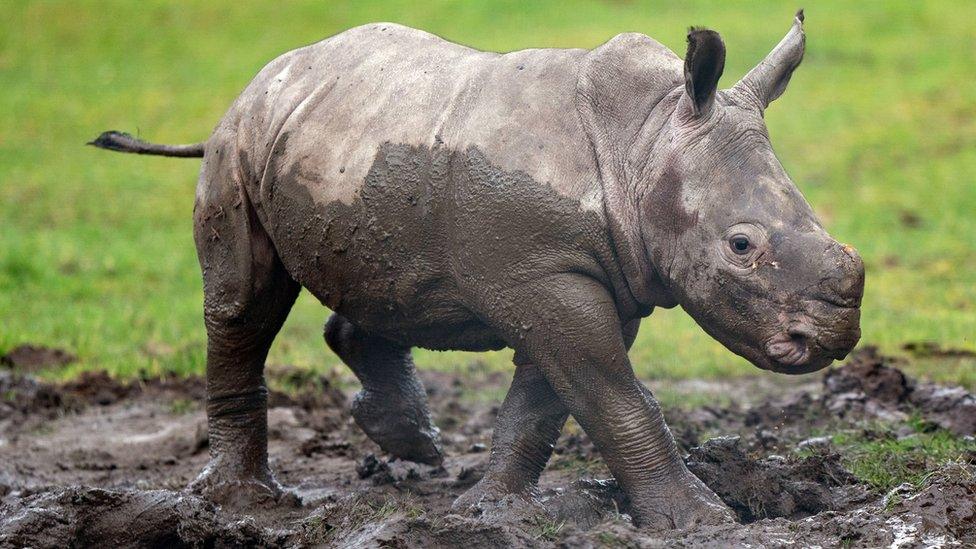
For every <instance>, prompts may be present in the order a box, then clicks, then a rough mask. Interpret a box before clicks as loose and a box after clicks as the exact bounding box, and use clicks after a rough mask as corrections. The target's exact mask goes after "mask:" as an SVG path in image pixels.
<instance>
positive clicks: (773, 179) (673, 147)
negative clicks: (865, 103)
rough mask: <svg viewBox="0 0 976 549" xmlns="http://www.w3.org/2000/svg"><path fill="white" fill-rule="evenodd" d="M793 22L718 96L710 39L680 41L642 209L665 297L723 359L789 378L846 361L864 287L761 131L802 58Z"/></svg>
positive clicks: (720, 51) (858, 270)
mask: <svg viewBox="0 0 976 549" xmlns="http://www.w3.org/2000/svg"><path fill="white" fill-rule="evenodd" d="M802 21H803V13H802V11H801V12H799V13H798V14H797V16H796V19H795V20H794V23H793V26H792V28H791V29H790V31H789V33H788V34H787V35H786V37H785V38H784V39H783V40H782V41H781V42H780V43H779V44H778V45H777V46H776V47H775V49H773V51H772V52H771V53H770V54H769V55H768V56H767V57H766V58H765V59H764V60H763V61H762V62H761V63H760V64H759V65H758V66H757V67H755V68H754V69H752V70H751V71H750V72H749V73H748V74H747V75H746V76H745V77H744V78H743V79H742V80H741V81H740V82H738V83H737V84H736V85H735V86H733V87H732V88H731V89H727V90H717V84H718V80H719V77H720V76H721V74H722V70H723V67H724V64H725V46H724V44H723V42H722V40H721V38H720V37H719V35H718V33H716V32H714V31H710V30H704V29H692V30H691V32H690V33H689V35H688V53H687V55H686V57H685V85H684V89H683V90H680V91H676V92H675V94H673V95H675V96H677V97H675V98H673V100H674V101H675V107H674V111H673V114H671V115H670V117H669V119H668V120H667V121H666V123H665V124H664V127H663V128H662V131H661V133H660V134H659V135H660V136H661V137H660V138H659V139H658V140H657V145H656V146H655V149H656V150H655V152H654V155H655V157H656V158H658V159H661V160H658V161H656V162H655V165H654V167H653V170H652V177H650V178H649V180H650V181H652V183H651V184H650V185H649V186H648V187H647V189H648V192H647V193H646V194H645V196H646V197H647V199H646V200H645V201H644V202H645V205H644V208H643V209H644V211H645V214H644V216H645V219H646V220H648V221H646V223H647V224H648V227H647V228H646V229H645V233H646V232H650V233H651V234H650V235H648V236H647V237H645V239H644V240H645V242H646V243H647V244H646V245H647V247H648V248H649V249H648V250H647V251H648V253H649V255H650V258H651V260H652V262H653V264H654V265H655V268H656V270H657V271H658V274H659V276H660V278H661V279H662V282H663V283H664V285H665V286H667V288H668V290H669V293H670V295H671V297H673V299H674V300H676V301H677V303H678V304H680V305H681V306H682V307H683V308H684V309H685V310H686V311H687V312H688V313H689V314H690V315H691V316H692V317H693V318H694V319H695V320H696V321H697V322H698V323H699V324H700V325H701V326H702V327H703V328H704V329H705V331H706V332H708V333H709V334H710V335H711V336H712V337H714V338H716V339H717V340H718V341H720V342H721V343H723V344H724V345H725V346H726V347H728V348H729V349H730V350H731V351H733V352H735V353H736V354H739V355H741V356H743V357H745V358H746V359H748V360H749V361H751V362H752V363H753V364H755V365H756V366H758V367H760V368H763V369H767V370H773V371H777V372H782V373H788V374H800V373H806V372H812V371H815V370H818V369H820V368H823V367H825V366H827V365H829V364H830V363H831V362H832V361H833V360H834V359H840V358H843V357H845V356H846V355H847V353H848V352H850V351H851V349H852V348H853V347H854V345H855V344H856V343H857V341H858V339H859V338H860V328H859V321H860V303H861V296H862V293H863V288H864V266H863V264H862V262H861V259H860V257H859V256H858V254H857V252H856V251H855V250H854V248H852V247H850V246H847V245H844V244H841V243H839V242H837V241H836V240H834V239H833V238H831V236H830V235H829V234H827V231H825V230H824V228H823V225H822V224H821V223H820V221H819V220H818V219H817V216H816V215H815V214H814V212H813V210H812V209H811V207H810V205H809V204H808V203H807V201H806V200H805V199H804V198H803V195H802V194H801V193H800V191H799V190H797V188H796V186H795V185H794V184H793V182H792V181H791V180H790V178H789V176H788V175H787V174H786V171H785V170H784V169H783V167H782V165H780V163H779V161H778V160H777V158H776V155H775V154H774V153H773V149H772V147H771V145H770V142H769V135H768V133H767V131H766V126H765V124H764V122H763V111H764V110H765V109H766V107H767V106H768V105H769V104H770V103H771V102H772V101H773V100H775V99H776V98H777V97H779V96H780V95H781V94H782V93H783V91H784V90H785V89H786V85H787V83H788V82H789V80H790V76H791V75H792V73H793V70H794V69H795V68H796V67H797V66H798V65H799V64H800V61H801V59H802V58H803V51H804V34H803V27H802ZM655 212H668V214H667V215H661V214H660V213H657V214H655Z"/></svg>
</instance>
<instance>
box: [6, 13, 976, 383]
mask: <svg viewBox="0 0 976 549" xmlns="http://www.w3.org/2000/svg"><path fill="white" fill-rule="evenodd" d="M804 4H805V5H804V7H805V8H806V14H807V21H806V29H807V35H808V43H807V55H806V59H805V61H804V63H803V65H802V66H801V67H800V69H799V70H798V72H797V73H796V75H795V76H794V78H793V81H792V83H791V84H790V89H789V90H788V91H787V93H786V94H785V95H784V96H783V98H782V99H780V100H779V101H777V102H776V103H775V104H774V105H773V106H772V107H771V108H770V110H769V111H768V112H767V121H768V125H769V130H770V134H771V136H772V141H773V144H774V146H775V147H776V149H777V152H778V154H779V156H780V159H781V160H782V162H783V164H784V165H785V166H786V168H787V170H788V171H789V172H790V174H791V176H792V177H793V179H794V180H795V181H796V182H797V184H798V186H799V187H800V188H801V190H802V191H803V192H804V193H805V195H806V196H807V198H808V199H809V200H810V202H811V203H812V204H813V206H814V208H815V209H816V211H817V212H818V213H819V214H820V216H821V218H822V219H823V221H824V223H825V224H826V226H827V228H828V229H829V230H830V231H831V232H832V233H833V235H834V236H835V237H837V238H838V239H839V240H841V241H842V242H847V243H850V244H853V245H854V246H856V247H857V248H858V249H859V250H860V252H861V254H862V255H863V257H864V259H865V263H866V265H867V277H868V278H867V288H866V295H865V298H864V309H863V319H862V322H863V326H862V327H863V334H864V335H863V338H862V345H878V346H880V347H881V349H882V350H883V351H884V352H886V353H891V354H902V353H904V351H903V350H902V347H903V345H904V344H906V343H910V342H919V341H932V342H936V343H938V344H939V345H940V346H942V347H943V348H952V349H968V350H973V349H976V342H974V335H976V184H974V183H976V182H974V178H976V175H974V174H976V146H974V145H976V56H974V52H976V26H974V24H973V22H974V21H976V3H974V2H969V1H959V2H924V3H923V2H914V1H904V2H894V1H886V2H857V3H854V2H846V1H836V2H819V1H818V2H804ZM795 7H796V6H792V5H790V4H784V3H782V2H749V3H746V2H719V1H715V2H681V3H675V5H670V4H665V3H663V2H620V1H616V2H575V1H572V2H571V1H559V2H533V3H531V4H530V3H525V2H445V1H439V2H419V1H418V2H367V1H357V2H320V1H315V2H284V3H277V2H276V3H270V2H268V3H265V2H260V3H259V2H241V1H224V0H221V1H206V2H204V1H199V2H159V1H141V2H131V1H115V2H108V1H103V2H16V1H9V0H8V1H6V2H4V3H3V12H4V15H3V17H2V19H0V353H3V352H5V351H6V350H8V349H10V348H12V347H14V346H16V345H18V344H22V343H35V344H41V345H48V346H53V347H61V348H65V349H68V350H69V351H71V352H72V353H75V354H77V355H78V356H79V357H80V361H79V362H77V363H75V364H73V365H71V366H68V367H66V368H64V369H61V370H57V371H52V372H48V373H47V375H49V376H53V377H66V376H70V375H73V374H74V373H76V372H78V371H79V370H81V369H96V368H105V369H108V370H109V371H110V372H113V373H114V374H117V375H121V376H128V375H134V374H136V373H139V372H144V373H148V374H155V373H159V372H162V371H174V372H178V373H199V372H202V371H203V367H204V348H205V335H204V329H203V324H202V320H201V317H202V312H201V311H202V294H201V282H200V275H199V271H198V267H197V263H196V257H195V252H194V248H193V241H192V237H191V210H192V206H193V194H194V184H195V181H196V172H197V170H198V167H199V162H198V161H193V160H178V159H159V158H147V157H136V156H125V155H116V154H108V153H104V152H101V151H97V150H95V149H93V148H90V147H85V146H84V143H85V142H86V141H88V140H89V139H91V138H93V137H94V136H95V135H97V134H98V133H99V132H100V131H102V130H105V129H121V130H127V131H131V132H133V133H137V132H138V133H140V134H141V135H142V136H144V137H145V138H148V139H151V140H154V141H158V142H171V143H182V142H192V141H199V140H202V139H205V138H206V137H207V136H208V135H209V132H210V131H211V129H212V128H213V126H214V125H215V124H216V122H217V121H218V119H219V118H220V116H221V115H222V114H223V112H224V111H225V110H226V109H227V107H228V106H229V105H230V103H231V102H232V101H233V99H234V98H235V96H236V95H237V94H238V93H239V91H240V90H241V89H243V87H244V86H245V85H246V84H247V82H248V81H249V80H250V79H251V78H252V77H253V75H254V74H255V73H256V72H257V71H258V70H259V69H260V68H261V67H262V66H263V65H264V64H265V63H267V62H268V61H270V60H271V59H273V58H274V57H275V56H277V55H278V54H280V53H282V52H285V51H287V50H290V49H293V48H295V47H298V46H302V45H305V44H308V43H310V42H314V41H317V40H319V39H321V38H324V37H327V36H329V35H331V34H334V33H336V32H339V31H342V30H344V29H347V28H349V27H352V26H355V25H358V24H361V23H366V22H372V21H380V20H384V21H394V22H398V23H403V24H406V25H410V26H414V27H418V28H422V29H425V30H428V31H431V32H434V33H436V34H439V35H441V36H444V37H445V38H448V39H450V40H454V41H457V42H461V43H463V44H467V45H470V46H473V47H476V48H482V49H489V50H497V51H509V50H515V49H521V48H528V47H587V48H590V47H594V46H597V45H599V44H601V43H602V42H604V41H606V40H608V39H609V38H611V37H612V36H613V35H615V34H617V33H620V32H625V31H638V32H642V33H644V34H647V35H649V36H652V37H654V38H656V39H657V40H659V41H661V42H663V43H664V44H665V45H667V46H669V47H671V48H672V49H674V50H675V51H676V52H678V53H679V55H683V53H684V37H685V32H686V29H687V27H688V26H689V25H693V24H694V25H706V26H709V27H712V28H714V29H716V30H719V31H720V32H721V33H722V35H723V37H724V39H725V42H726V44H727V47H728V62H727V65H726V71H725V77H724V78H723V80H722V83H721V84H722V86H723V87H728V86H731V85H732V84H733V83H734V82H735V81H736V80H737V79H738V78H739V77H741V76H742V75H743V74H744V73H745V72H746V71H747V70H748V69H749V68H750V67H752V66H753V65H754V64H755V63H757V62H759V60H761V59H762V58H763V56H764V55H765V54H766V53H767V52H768V51H769V50H770V49H771V48H772V46H773V45H775V44H776V43H777V42H778V41H779V39H780V38H781V37H782V36H783V34H784V33H785V32H786V30H787V29H788V28H789V25H790V21H791V18H792V15H793V11H794V10H795ZM363 47H369V46H368V44H364V45H363ZM326 317H327V311H325V310H323V309H322V308H321V306H320V305H318V303H317V302H316V301H315V300H314V299H313V298H311V297H310V296H309V295H307V294H303V296H302V297H301V298H300V300H299V303H298V305H297V306H296V307H295V309H294V310H293V312H292V314H291V317H290V318H289V320H288V323H287V324H286V326H285V328H284V330H283V332H282V334H281V335H280V336H279V338H278V340H277V342H276V343H275V346H274V348H273V350H272V353H271V356H270V358H269V363H271V364H290V365H296V366H299V367H302V368H314V369H322V370H331V369H333V368H337V367H338V365H339V364H340V363H339V361H338V359H337V358H336V357H335V356H334V355H332V354H331V353H330V352H329V351H328V350H327V349H326V347H325V345H324V343H323V341H322V339H321V327H322V323H323V322H324V321H325V319H326ZM415 356H416V358H417V362H418V363H419V364H420V365H421V367H429V368H431V367H432V368H439V369H444V370H453V369H458V370H462V371H463V370H465V369H475V368H476V369H481V370H484V369H486V368H487V369H495V368H508V361H509V360H510V357H511V355H510V353H508V352H500V353H486V354H481V355H473V354H464V353H433V352H426V351H417V352H416V354H415ZM632 359H633V362H634V365H635V368H636V369H637V370H638V373H639V374H640V375H641V376H642V377H644V378H647V379H661V378H669V379H680V378H687V377H702V378H722V377H730V376H743V375H760V374H759V372H758V371H757V370H755V368H753V367H752V366H749V365H748V364H746V363H745V362H744V361H743V360H741V359H738V358H737V357H735V356H734V355H732V354H731V353H729V352H728V351H726V350H725V349H724V348H723V347H721V346H720V345H719V344H718V343H715V342H714V341H712V340H711V339H710V338H708V337H707V336H706V335H705V334H704V333H703V332H702V331H701V330H700V329H699V328H698V327H697V326H696V325H695V324H694V323H693V322H692V321H691V319H690V318H689V317H688V316H687V315H685V314H684V313H683V312H682V311H681V310H680V309H676V310H671V311H657V312H655V314H654V315H653V316H652V317H650V318H649V319H647V320H645V321H644V324H643V326H642V330H641V334H640V337H639V340H638V342H637V344H636V345H635V347H634V349H633V351H632ZM974 364H976V363H974V361H973V359H972V358H965V357H957V358H929V359H924V360H922V359H919V360H914V361H913V362H912V365H911V366H910V367H911V368H912V369H913V370H914V372H915V373H916V374H921V375H923V376H925V377H931V378H935V379H939V380H947V381H953V382H959V383H963V384H964V385H967V386H969V387H973V386H976V366H974ZM762 375H768V376H771V375H773V374H762Z"/></svg>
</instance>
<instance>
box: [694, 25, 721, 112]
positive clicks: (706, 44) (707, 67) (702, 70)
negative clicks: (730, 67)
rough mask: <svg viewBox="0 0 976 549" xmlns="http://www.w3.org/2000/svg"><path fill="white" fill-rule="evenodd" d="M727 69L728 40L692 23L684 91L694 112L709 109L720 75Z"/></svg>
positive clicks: (713, 100) (713, 99)
mask: <svg viewBox="0 0 976 549" xmlns="http://www.w3.org/2000/svg"><path fill="white" fill-rule="evenodd" d="M723 70H725V43H724V42H722V37H721V36H719V35H718V33H717V32H715V31H713V30H708V29H702V28H695V27H692V28H691V29H689V31H688V53H687V54H685V92H686V93H687V94H688V98H689V99H691V108H692V111H693V112H694V114H695V116H701V115H703V114H706V113H708V111H709V110H710V109H711V108H712V104H713V103H714V102H715V91H716V90H717V89H718V79H719V78H721V76H722V71H723Z"/></svg>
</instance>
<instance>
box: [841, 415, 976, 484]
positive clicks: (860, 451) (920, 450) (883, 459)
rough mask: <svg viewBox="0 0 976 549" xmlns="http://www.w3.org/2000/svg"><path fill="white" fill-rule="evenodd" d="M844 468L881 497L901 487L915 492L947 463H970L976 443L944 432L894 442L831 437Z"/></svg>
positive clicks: (859, 436)
mask: <svg viewBox="0 0 976 549" xmlns="http://www.w3.org/2000/svg"><path fill="white" fill-rule="evenodd" d="M833 441H834V443H835V444H836V445H837V446H838V447H839V448H840V449H841V454H842V455H843V456H844V465H845V466H846V467H847V468H848V469H849V470H850V471H851V473H852V474H853V475H854V476H855V477H857V478H858V479H859V480H860V481H861V482H864V483H866V484H867V485H868V486H870V487H871V488H873V489H874V490H876V491H878V492H880V493H884V492H887V491H889V490H891V489H892V488H894V487H896V486H899V485H901V484H904V483H908V484H911V485H912V486H914V487H915V488H918V487H919V486H921V485H922V483H923V482H924V481H925V479H926V478H927V477H928V475H930V474H931V473H932V471H935V470H937V469H939V468H940V467H942V466H943V465H946V464H948V463H951V462H960V463H962V462H972V461H973V456H974V455H976V443H974V442H973V441H972V439H971V438H970V439H965V438H960V437H957V436H955V435H953V434H952V433H949V432H947V431H942V430H939V431H935V432H919V433H915V434H913V435H911V436H908V437H903V438H897V437H895V436H893V435H891V434H888V433H885V434H882V435H881V436H878V437H867V436H865V435H864V434H863V433H857V434H850V433H841V434H837V435H835V436H834V437H833Z"/></svg>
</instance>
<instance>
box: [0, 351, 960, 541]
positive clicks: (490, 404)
mask: <svg viewBox="0 0 976 549" xmlns="http://www.w3.org/2000/svg"><path fill="white" fill-rule="evenodd" d="M422 377H423V378H424V383H425V385H426V387H427V389H428V393H429V396H430V403H431V408H432V412H433V415H434V417H435V419H436V421H437V422H438V424H439V426H440V427H441V431H442V436H443V442H444V446H445V451H446V455H447V459H446V461H445V463H444V464H443V466H437V467H432V466H427V465H421V464H416V463H412V462H408V461H401V460H395V459H391V458H390V457H389V456H387V455H384V454H383V452H382V450H381V449H380V448H379V447H378V446H376V445H375V444H373V443H372V442H371V441H369V440H368V439H367V438H366V437H365V436H364V435H363V434H362V433H361V432H360V431H359V430H358V429H357V428H356V426H355V424H354V422H353V420H352V418H351V416H350V413H349V403H350V401H351V397H352V395H353V394H354V392H355V391H356V389H357V387H356V386H355V385H354V384H352V383H349V382H348V380H345V379H341V380H340V379H334V378H327V377H322V376H318V375H313V374H309V373H307V372H304V371H301V370H297V369H290V368H281V367H277V368H270V372H269V378H270V379H271V382H272V383H271V384H272V387H277V388H278V390H273V391H272V393H271V396H270V399H269V401H270V405H271V409H270V411H269V424H270V427H269V437H270V455H271V462H272V467H273V468H274V470H275V471H276V473H277V476H278V479H279V480H280V481H281V482H282V483H283V484H285V485H286V486H288V487H290V488H291V489H292V490H294V491H295V493H296V495H297V496H298V497H299V499H300V500H301V502H302V503H301V505H286V504H282V505H277V506H274V505H269V506H267V507H259V508H247V509H243V508H242V509H238V508H229V507H220V506H217V505H214V504H213V503H211V502H209V501H207V500H205V499H203V498H200V497H198V496H196V495H194V494H192V493H189V492H187V491H185V490H184V487H185V486H186V485H187V484H188V483H189V481H190V480H191V479H192V478H193V477H194V476H195V475H196V474H197V472H198V471H199V470H200V469H201V468H202V467H203V466H204V464H205V463H206V461H207V451H208V450H207V449H208V441H207V433H206V420H205V417H204V412H203V406H202V402H203V397H204V382H203V381H202V380H201V379H194V378H191V379H176V378H163V379H143V380H137V381H134V382H128V383H119V382H117V381H115V380H113V379H112V378H110V377H109V376H107V375H105V374H101V373H90V374H86V375H84V376H81V377H80V378H78V379H77V380H75V381H73V382H71V383H68V384H63V385H52V384H48V383H44V382H41V381H38V380H36V379H34V378H32V377H30V374H29V372H28V371H19V370H17V369H9V368H0V396H2V398H0V464H2V467H0V547H7V546H10V547H20V546H33V547H66V546H86V545H95V544H105V543H111V544H113V545H115V546H146V547H179V546H187V547H236V546H254V545H259V546H269V547H284V546H309V545H310V546H316V545H318V546H338V547H370V546H374V547H375V546H394V547H417V546H425V547H442V546H443V547H446V546H455V547H456V546H460V545H462V544H463V545H464V546H466V547H509V546H539V547H545V546H552V545H560V546H565V547H594V546H615V547H646V546H649V547H685V546H689V547H690V546H695V547H701V546H704V547H709V546H711V547H729V546H741V545H746V544H748V545H751V546H759V547H782V546H787V545H793V546H808V545H820V546H824V547H835V546H843V547H851V546H853V547H874V546H891V545H893V544H894V545H895V546H899V547H913V546H926V545H927V546H932V545H936V546H938V545H945V546H952V545H960V546H967V545H969V546H971V545H972V544H974V543H976V466H974V460H976V453H974V452H970V454H969V455H968V456H966V457H964V458H963V459H959V460H956V461H953V462H950V463H948V464H946V465H943V466H941V467H940V468H937V469H936V470H934V471H931V472H930V473H929V474H928V475H926V476H925V477H924V479H923V480H922V481H921V482H919V483H917V484H915V485H910V484H906V485H902V486H899V487H897V488H895V489H894V490H890V491H887V492H882V491H878V490H875V489H872V488H871V487H870V486H868V485H867V484H865V483H864V482H862V481H861V480H859V479H858V478H857V477H856V476H855V475H854V474H853V473H852V472H851V471H849V470H848V468H847V465H846V463H847V462H846V461H845V455H844V450H843V449H841V448H838V447H836V446H835V445H834V444H833V443H832V442H831V438H830V434H831V433H834V432H840V431H844V430H856V429H864V428H866V427H865V426H871V428H873V429H878V428H880V427H879V425H880V426H887V427H886V428H890V430H891V431H892V432H899V431H900V430H902V429H903V428H904V426H905V425H907V424H908V422H910V421H911V422H913V423H912V424H913V425H916V426H917V425H918V424H919V423H920V422H924V424H926V425H930V426H931V429H943V430H946V431H948V432H951V433H954V434H955V435H954V436H959V437H966V436H972V435H973V434H974V433H976V425H974V423H973V421H974V420H976V419H974V418H976V397H974V395H973V394H971V393H968V392H967V391H965V390H964V389H961V388H951V387H943V386H937V385H932V384H927V383H923V382H920V381H917V380H913V379H911V378H909V377H907V376H906V375H904V374H903V373H902V372H901V370H899V369H898V362H897V361H894V360H892V359H888V358H885V357H882V356H880V355H878V354H877V353H876V352H874V351H872V350H870V349H868V350H866V351H862V352H859V353H857V354H855V355H853V356H852V358H851V359H850V360H849V361H848V362H847V363H846V364H845V365H844V366H843V367H840V368H833V369H831V370H829V371H828V372H827V373H826V374H824V375H816V376H809V378H808V380H809V381H808V382H804V383H803V384H800V385H797V384H796V383H795V382H791V383H792V384H786V385H778V383H779V382H778V381H775V380H777V379H781V378H773V377H771V376H763V377H760V378H749V379H742V380H735V381H729V382H724V381H723V382H721V384H722V386H721V387H719V388H718V389H719V390H721V391H722V392H723V393H724V394H729V395H736V398H735V400H734V401H733V402H732V403H731V404H729V405H727V406H704V407H697V408H692V409H684V410H681V409H671V410H668V414H669V417H668V420H669V423H670V424H671V425H672V428H673V430H674V432H675V435H676V437H677V438H678V439H679V441H680V445H681V446H682V449H683V451H684V453H685V455H686V456H687V457H686V462H687V464H688V466H689V469H690V470H691V471H692V472H693V473H694V474H696V475H697V476H699V477H700V478H701V479H702V480H703V481H704V482H705V483H706V484H708V485H709V486H710V487H711V488H712V489H713V490H714V491H715V492H716V493H717V494H718V495H719V496H720V497H721V498H722V499H723V500H724V501H725V502H726V503H727V504H728V505H729V506H730V507H731V508H732V509H733V510H734V511H735V513H736V516H737V519H738V523H737V524H730V525H726V526H720V527H706V528H699V529H696V530H686V531H671V532H646V531H640V530H638V529H636V528H634V527H633V526H632V525H631V523H630V519H629V516H628V509H629V502H628V501H627V498H626V496H625V495H624V494H623V493H622V492H621V491H620V490H619V489H618V487H617V485H616V483H615V482H614V481H613V480H612V479H611V478H610V475H609V474H608V472H607V470H606V467H605V466H604V465H603V463H602V461H601V460H600V458H599V454H598V453H597V452H596V451H595V450H594V448H593V445H592V444H591V443H590V442H589V440H588V439H587V437H586V436H585V434H583V433H582V432H581V431H580V430H579V428H578V426H576V425H575V424H574V423H573V422H572V421H571V422H570V423H569V424H568V425H567V427H566V429H565V431H564V433H563V435H562V437H561V438H560V440H559V442H558V443H557V445H556V450H555V452H554V455H553V459H552V461H551V462H550V465H549V467H548V468H547V469H546V471H545V473H544V474H543V476H542V479H541V481H540V485H539V488H538V490H537V492H536V493H535V494H533V497H522V498H520V497H511V498H509V499H508V500H506V501H502V502H500V503H499V504H498V505H497V507H494V508H491V509H486V510H484V511H483V512H482V513H481V515H479V516H460V515H455V514H451V512H450V507H451V503H452V502H453V500H454V499H455V498H456V497H457V496H459V495H460V494H462V493H463V492H464V491H465V490H466V489H467V488H469V487H470V486H472V485H473V484H474V483H475V482H477V480H478V479H479V478H480V477H481V475H482V474H483V472H484V469H485V466H486V464H487V460H488V447H489V446H490V440H491V426H492V422H493V421H494V417H495V415H496V414H497V409H498V408H497V407H498V404H499V402H500V398H498V399H494V398H487V397H486V395H489V394H501V393H503V391H504V389H505V387H506V386H507V384H508V381H509V376H508V375H507V374H506V373H497V372H487V371H482V370H479V369H477V368H475V369H472V370H470V371H469V372H467V373H465V374H463V376H460V375H455V374H445V373H436V372H425V373H422ZM770 379H773V380H774V381H772V382H770V381H769V380H770ZM660 384H661V382H659V383H654V382H652V383H651V385H652V386H654V385H660ZM286 389H287V390H286ZM691 389H692V390H700V389H702V387H698V386H692V387H691ZM712 389H715V388H714V387H713V388H712ZM740 396H741V398H740Z"/></svg>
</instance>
